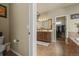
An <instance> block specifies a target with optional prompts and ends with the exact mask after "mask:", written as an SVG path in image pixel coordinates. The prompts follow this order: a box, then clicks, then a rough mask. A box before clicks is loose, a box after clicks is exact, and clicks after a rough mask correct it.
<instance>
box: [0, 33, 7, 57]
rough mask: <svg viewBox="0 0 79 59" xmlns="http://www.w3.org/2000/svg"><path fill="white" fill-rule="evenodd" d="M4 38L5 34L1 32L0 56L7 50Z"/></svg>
mask: <svg viewBox="0 0 79 59" xmlns="http://www.w3.org/2000/svg"><path fill="white" fill-rule="evenodd" d="M3 40H4V36H3V35H1V32H0V56H2V55H3V51H4V50H5V46H6V45H5V44H3Z"/></svg>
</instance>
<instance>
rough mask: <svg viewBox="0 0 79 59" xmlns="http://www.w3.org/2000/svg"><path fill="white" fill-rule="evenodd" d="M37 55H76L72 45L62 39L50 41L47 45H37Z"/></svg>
mask: <svg viewBox="0 0 79 59" xmlns="http://www.w3.org/2000/svg"><path fill="white" fill-rule="evenodd" d="M37 54H38V56H78V55H79V53H78V52H76V50H75V49H74V47H71V48H70V47H69V46H68V45H67V44H65V42H64V41H57V42H56V43H51V44H50V45H49V46H42V45H38V49H37Z"/></svg>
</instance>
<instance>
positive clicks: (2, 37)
mask: <svg viewBox="0 0 79 59" xmlns="http://www.w3.org/2000/svg"><path fill="white" fill-rule="evenodd" d="M3 40H4V36H0V45H2V44H3Z"/></svg>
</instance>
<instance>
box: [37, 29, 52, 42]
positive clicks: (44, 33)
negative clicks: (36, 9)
mask: <svg viewBox="0 0 79 59" xmlns="http://www.w3.org/2000/svg"><path fill="white" fill-rule="evenodd" d="M51 36H52V30H38V31H37V40H38V41H42V42H51Z"/></svg>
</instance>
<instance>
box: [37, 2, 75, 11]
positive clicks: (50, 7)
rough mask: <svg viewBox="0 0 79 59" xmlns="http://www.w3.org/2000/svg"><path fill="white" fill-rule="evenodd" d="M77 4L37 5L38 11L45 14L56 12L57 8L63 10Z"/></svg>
mask: <svg viewBox="0 0 79 59" xmlns="http://www.w3.org/2000/svg"><path fill="white" fill-rule="evenodd" d="M73 4H75V3H38V4H37V11H38V12H39V13H45V12H48V11H50V10H55V9H57V8H63V7H67V6H70V5H73Z"/></svg>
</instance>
